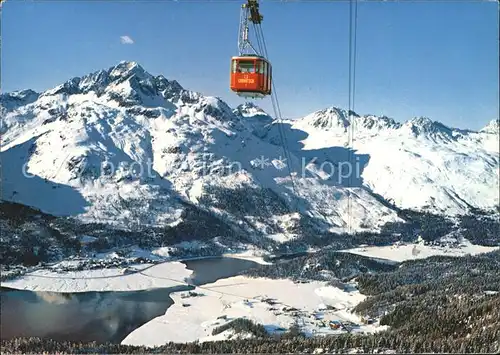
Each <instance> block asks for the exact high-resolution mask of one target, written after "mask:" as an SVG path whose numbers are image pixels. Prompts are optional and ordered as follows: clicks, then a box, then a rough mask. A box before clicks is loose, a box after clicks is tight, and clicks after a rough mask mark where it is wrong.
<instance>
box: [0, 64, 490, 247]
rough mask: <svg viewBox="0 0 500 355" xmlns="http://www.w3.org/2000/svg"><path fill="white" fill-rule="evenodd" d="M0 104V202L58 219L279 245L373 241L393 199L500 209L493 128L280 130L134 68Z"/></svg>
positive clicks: (337, 116) (328, 116) (360, 121)
mask: <svg viewBox="0 0 500 355" xmlns="http://www.w3.org/2000/svg"><path fill="white" fill-rule="evenodd" d="M0 105H1V107H0V109H1V112H2V116H3V120H2V126H1V127H0V132H1V134H2V142H1V158H2V165H3V199H4V200H9V201H14V202H19V203H23V204H27V205H30V206H34V207H37V208H39V209H41V210H42V211H44V212H46V213H50V214H54V215H71V216H77V217H78V218H80V219H82V220H85V221H104V222H107V223H114V224H120V225H131V224H135V223H138V224H141V225H169V226H172V227H174V226H177V225H179V224H181V223H182V222H183V221H186V219H190V220H192V221H197V220H200V221H201V216H202V215H203V216H205V217H203V218H204V220H206V218H207V217H206V216H212V217H213V218H214V219H216V220H217V221H222V222H223V223H225V224H226V225H228V226H230V228H233V229H234V230H235V231H236V230H237V231H239V232H242V233H246V234H248V235H265V236H268V237H271V238H274V239H276V238H279V240H286V239H289V238H291V237H293V236H294V235H295V234H296V233H303V231H304V228H305V229H307V230H309V231H321V230H323V231H324V230H330V231H345V230H346V229H347V228H348V227H350V228H352V230H353V231H356V230H367V229H370V230H373V229H375V230H376V229H378V228H379V227H380V226H382V225H383V224H385V223H386V222H390V221H397V220H399V218H398V217H397V213H396V208H394V207H393V206H391V204H390V203H387V201H391V203H393V204H395V205H396V206H397V207H403V208H415V209H429V210H432V211H441V212H444V213H448V214H453V213H463V212H465V211H467V209H468V208H469V207H476V208H485V209H488V208H493V207H494V206H496V205H498V179H499V170H498V169H499V158H498V121H497V122H496V123H491V124H490V125H489V126H488V128H485V129H484V130H482V131H480V132H466V131H462V130H458V129H452V128H448V127H446V126H444V125H442V124H440V123H438V122H432V121H431V120H429V119H427V118H415V119H413V120H410V121H408V122H406V123H404V124H400V123H397V122H395V121H394V120H392V119H390V118H387V117H377V116H373V115H366V116H360V115H357V114H353V118H350V117H349V115H348V113H347V112H346V111H344V110H341V109H338V108H334V107H332V108H327V109H325V110H321V111H318V112H315V113H312V114H311V115H308V116H306V117H304V118H302V119H299V120H294V121H285V122H282V123H279V122H276V121H274V120H273V119H272V118H271V117H270V116H269V115H268V114H267V113H266V112H264V111H263V110H261V109H260V108H258V107H257V106H255V105H253V104H251V103H247V104H244V105H240V106H239V107H237V108H235V109H234V110H233V109H231V108H230V107H229V106H228V105H227V104H226V103H224V102H223V101H222V100H221V99H219V98H217V97H211V96H205V95H202V94H200V93H197V92H192V91H189V90H186V89H184V88H183V87H182V86H181V85H180V84H179V83H178V82H176V81H174V80H168V79H166V78H165V77H163V76H153V75H151V74H149V73H148V72H146V71H145V70H144V69H143V68H142V67H141V66H140V65H138V64H137V63H134V62H121V63H119V64H118V65H116V66H114V67H112V68H109V69H107V70H101V71H99V72H96V73H92V74H89V75H86V76H83V77H81V78H73V79H71V80H68V81H67V82H66V83H64V84H62V85H60V86H58V87H56V88H54V89H51V90H48V91H45V92H42V93H35V92H33V91H31V90H25V91H21V92H14V93H6V94H2V95H1V97H0ZM495 124H496V127H497V130H496V131H495V129H494V127H495ZM283 133H284V135H283ZM282 137H285V138H286V145H287V147H288V149H289V150H290V152H291V154H290V155H287V154H285V151H284V150H283V147H282ZM351 141H352V147H353V148H354V149H351V146H350V142H351ZM349 167H351V170H352V174H350V175H349V174H348V173H349V171H348V170H349ZM289 169H290V170H289ZM290 171H291V172H292V176H293V179H291V178H290V175H289V173H290ZM193 223H196V222H193ZM200 223H202V222H200ZM207 233H208V232H207ZM214 236H215V235H214ZM189 237H190V238H196V236H189Z"/></svg>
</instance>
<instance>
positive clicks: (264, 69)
mask: <svg viewBox="0 0 500 355" xmlns="http://www.w3.org/2000/svg"><path fill="white" fill-rule="evenodd" d="M262 19H263V16H262V15H261V14H260V13H259V2H258V0H247V3H246V4H243V5H242V6H241V14H240V36H239V38H238V47H239V55H238V56H235V57H232V58H231V71H230V78H231V79H230V88H231V90H232V91H233V92H235V93H236V95H238V96H241V97H246V98H263V97H265V96H267V95H271V87H272V70H271V63H269V61H268V60H267V59H266V58H265V57H264V56H262V55H260V54H258V53H257V51H256V50H255V48H254V47H253V46H252V44H251V43H250V41H249V39H248V30H249V26H248V22H249V21H250V22H252V23H253V24H254V25H256V26H259V25H260V23H261V22H262ZM256 35H257V36H258V35H259V33H258V32H257V30H256ZM260 44H261V42H259V45H260ZM248 49H252V50H253V52H254V53H252V54H250V53H246V51H247V50H248ZM266 55H267V54H266Z"/></svg>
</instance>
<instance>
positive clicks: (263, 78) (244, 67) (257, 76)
mask: <svg viewBox="0 0 500 355" xmlns="http://www.w3.org/2000/svg"><path fill="white" fill-rule="evenodd" d="M271 80H272V70H271V64H270V63H269V62H268V61H267V60H266V59H265V58H264V57H262V56H258V55H252V56H240V57H232V58H231V90H232V91H234V92H235V93H236V95H238V96H241V97H247V98H263V97H265V96H267V95H271V84H272V82H271Z"/></svg>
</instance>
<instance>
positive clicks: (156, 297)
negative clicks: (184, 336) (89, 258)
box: [0, 258, 258, 343]
mask: <svg viewBox="0 0 500 355" xmlns="http://www.w3.org/2000/svg"><path fill="white" fill-rule="evenodd" d="M184 264H186V266H187V267H188V269H190V270H193V271H194V273H193V275H192V276H191V279H190V280H188V282H189V283H191V284H194V285H203V284H206V283H211V282H215V281H216V280H218V279H222V278H227V277H231V276H233V275H235V274H237V273H239V272H241V271H244V270H248V269H250V268H252V267H255V266H257V265H258V264H257V263H255V262H253V261H249V260H242V259H234V258H209V259H197V260H189V261H184ZM190 289H192V287H190V286H182V285H181V286H177V287H172V288H161V289H153V290H141V291H127V292H114V291H109V292H79V293H58V292H34V291H24V290H12V289H7V288H2V289H1V313H0V314H1V322H0V336H1V338H3V339H8V338H12V337H21V336H24V337H43V338H52V339H55V340H69V341H97V342H99V343H101V342H106V341H109V342H113V343H120V342H121V341H122V340H123V339H124V338H125V337H126V336H127V335H128V334H129V333H130V332H132V331H133V330H134V329H136V328H138V327H140V326H141V325H143V324H145V323H147V322H148V321H150V320H151V319H153V318H155V317H158V316H160V315H163V314H165V311H166V310H167V309H168V307H170V306H171V305H172V304H173V301H172V299H171V298H170V293H172V292H177V291H185V290H190Z"/></svg>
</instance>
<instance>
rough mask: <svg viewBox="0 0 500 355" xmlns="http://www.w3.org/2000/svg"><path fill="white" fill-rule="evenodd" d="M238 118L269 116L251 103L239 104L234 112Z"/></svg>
mask: <svg viewBox="0 0 500 355" xmlns="http://www.w3.org/2000/svg"><path fill="white" fill-rule="evenodd" d="M234 113H236V114H237V115H239V116H243V117H249V116H269V115H268V113H267V112H266V111H264V110H263V109H262V108H260V107H259V106H257V105H256V104H254V103H253V102H245V103H244V104H240V105H238V106H237V107H236V109H235V110H234Z"/></svg>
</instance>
